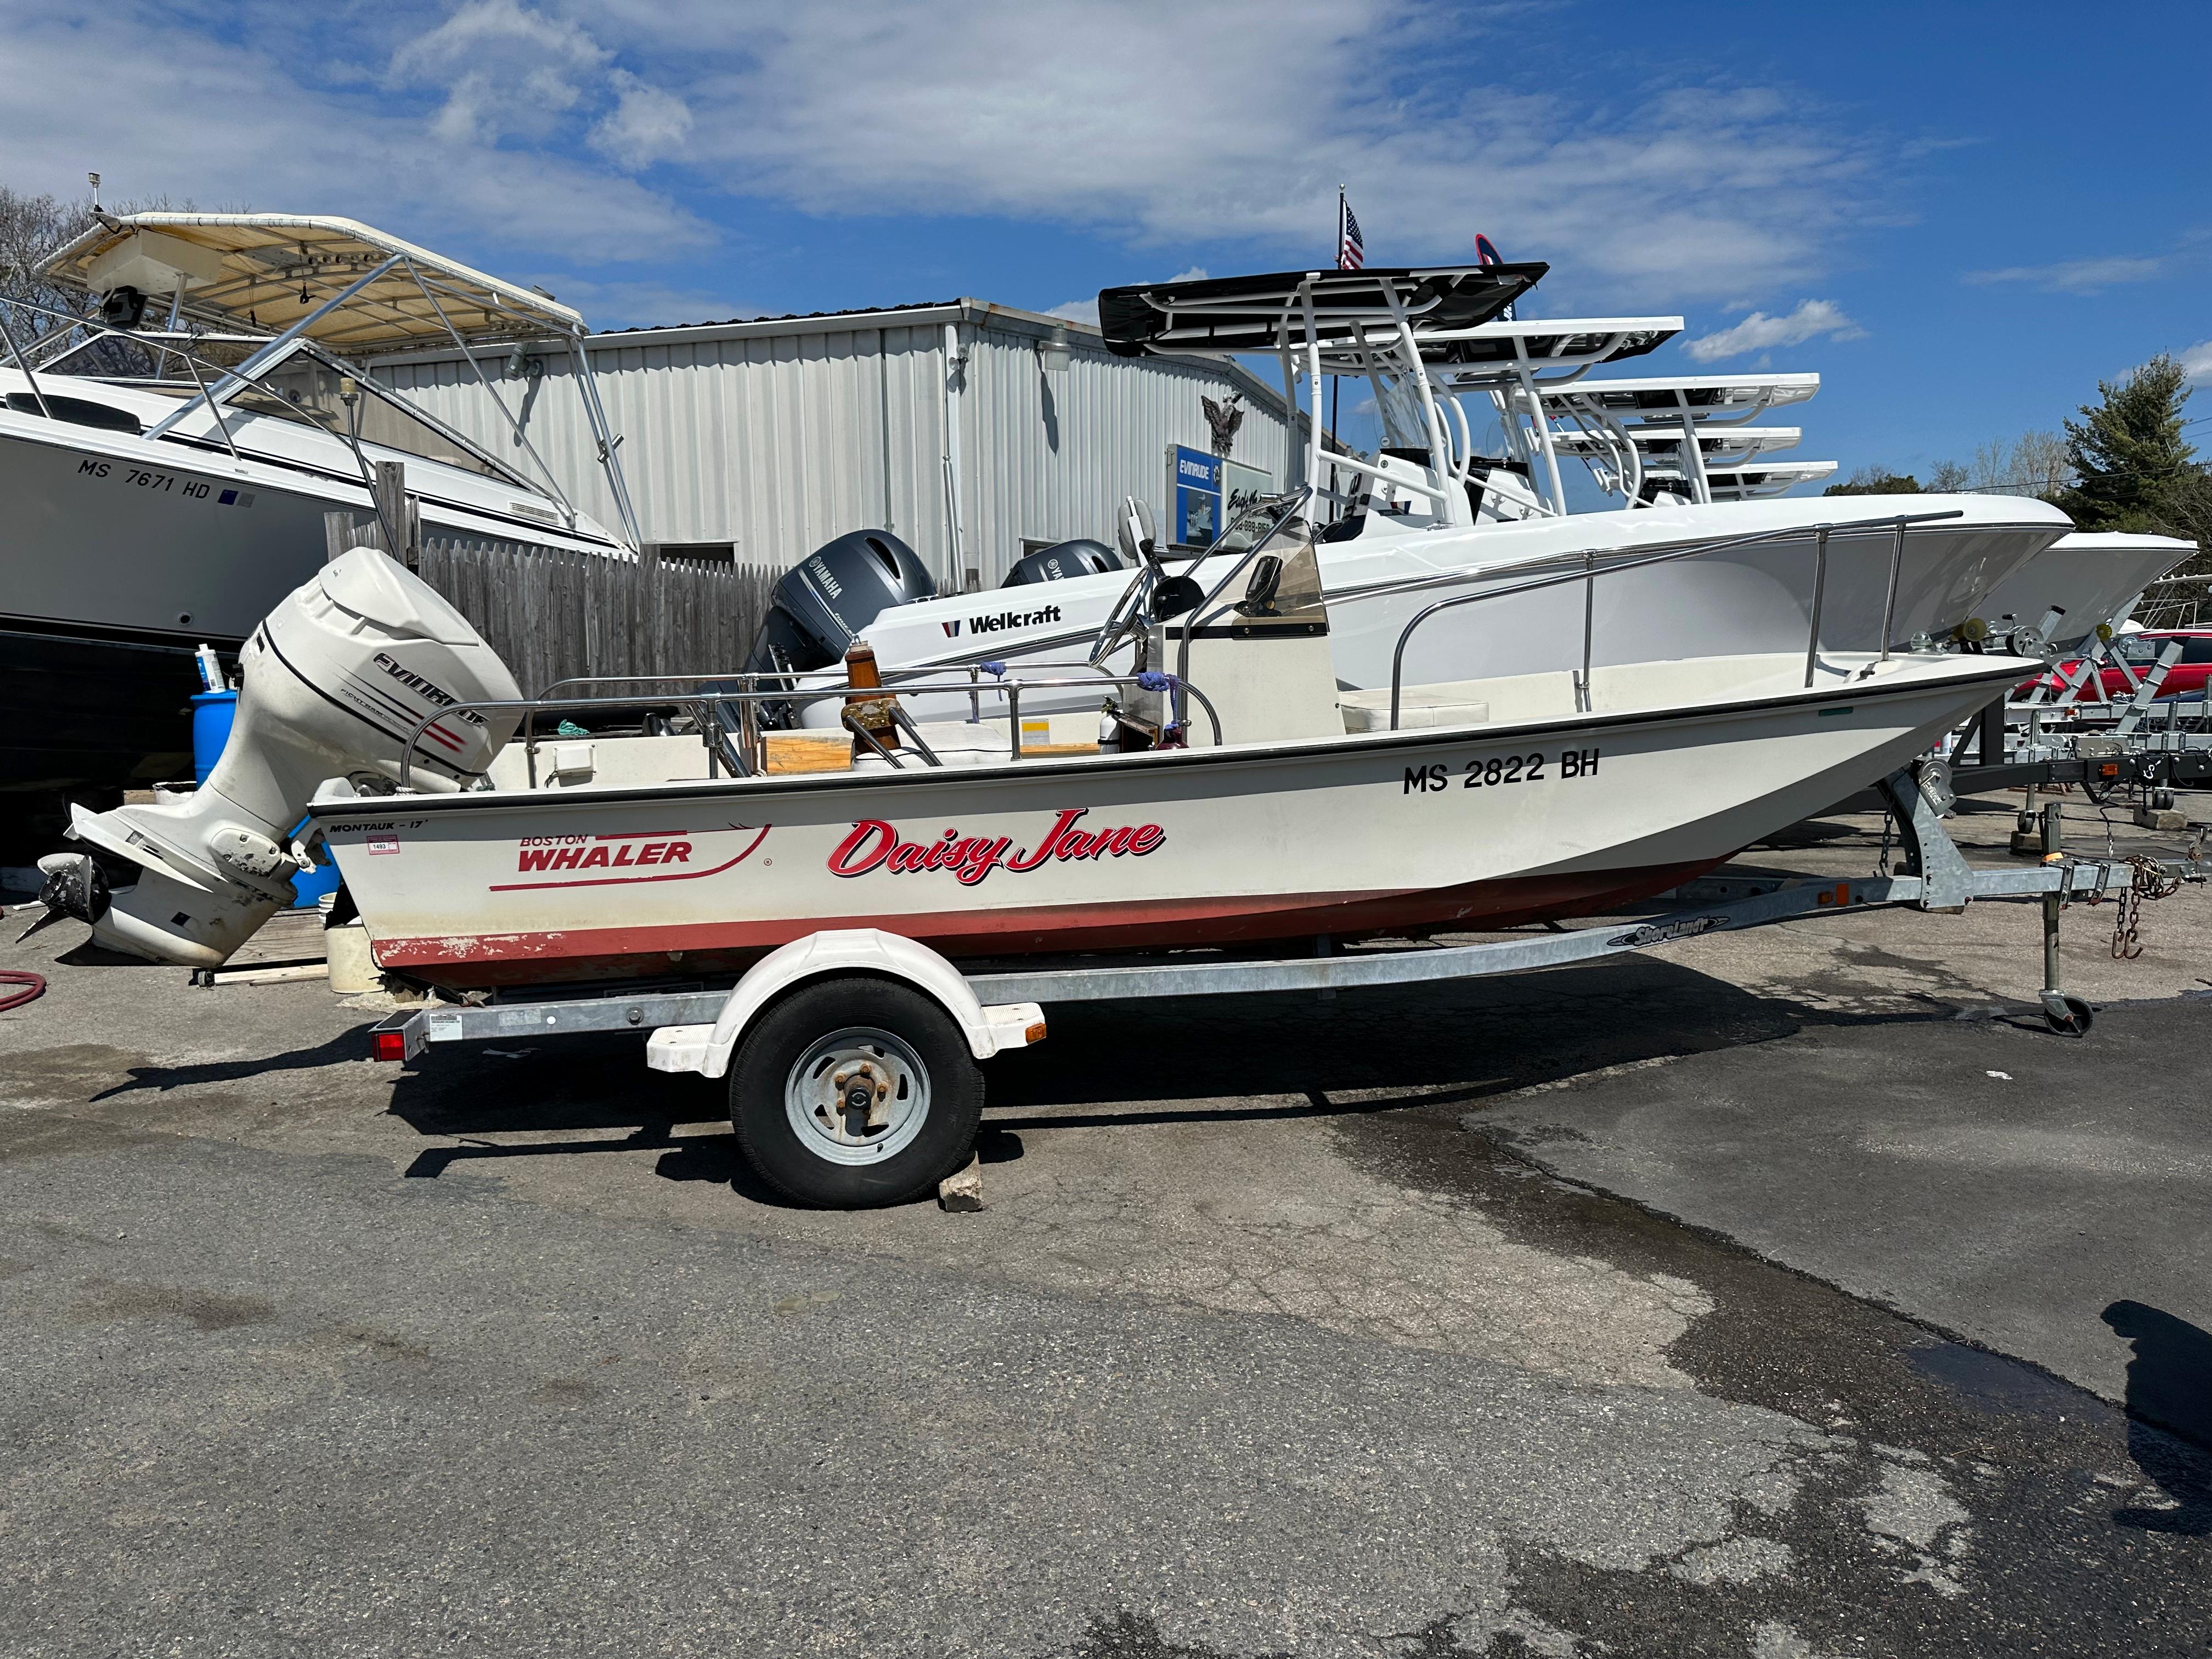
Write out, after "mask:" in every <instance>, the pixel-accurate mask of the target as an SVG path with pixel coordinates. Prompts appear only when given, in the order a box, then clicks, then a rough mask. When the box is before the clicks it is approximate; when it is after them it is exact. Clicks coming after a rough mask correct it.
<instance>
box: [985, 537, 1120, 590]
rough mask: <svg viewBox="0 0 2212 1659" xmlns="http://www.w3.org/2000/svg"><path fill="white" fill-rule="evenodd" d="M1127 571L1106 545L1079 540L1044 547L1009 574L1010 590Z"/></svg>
mask: <svg viewBox="0 0 2212 1659" xmlns="http://www.w3.org/2000/svg"><path fill="white" fill-rule="evenodd" d="M1126 568H1127V566H1125V565H1124V564H1123V563H1122V562H1121V555H1120V554H1118V553H1116V552H1115V550H1113V549H1112V548H1110V547H1109V546H1107V545H1106V544H1105V543H1103V542H1094V541H1091V540H1090V539H1088V538H1081V537H1079V538H1077V539H1075V540H1074V541H1072V542H1060V543H1056V544H1054V545H1053V546H1051V547H1041V548H1039V549H1038V550H1036V552H1034V553H1032V554H1030V555H1029V556H1028V557H1026V558H1024V559H1023V560H1022V561H1021V562H1019V563H1018V564H1017V565H1015V567H1014V568H1012V570H1010V571H1008V572H1007V573H1006V584H1005V585H1006V586H1008V587H1021V586H1025V585H1026V584H1028V583H1030V582H1056V581H1060V580H1064V579H1065V578H1066V577H1069V576H1103V575H1104V574H1106V573H1107V572H1108V571H1109V570H1121V569H1126Z"/></svg>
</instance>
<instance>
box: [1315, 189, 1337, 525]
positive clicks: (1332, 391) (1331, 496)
mask: <svg viewBox="0 0 2212 1659" xmlns="http://www.w3.org/2000/svg"><path fill="white" fill-rule="evenodd" d="M1336 258H1337V263H1338V264H1343V263H1344V186H1343V185H1341V184H1340V185H1337V187H1336ZM1316 361H1318V359H1316ZM1314 391H1315V393H1316V396H1315V398H1314V418H1315V419H1316V420H1318V419H1320V418H1321V398H1320V396H1319V393H1320V391H1321V388H1320V387H1318V386H1316V387H1315V388H1314ZM1343 391H1344V380H1343V377H1342V376H1340V375H1336V374H1332V375H1330V376H1329V377H1328V436H1330V437H1332V438H1334V437H1335V436H1336V408H1337V399H1338V398H1339V396H1340V394H1341V393H1342V392H1343ZM1328 454H1329V462H1328V511H1329V522H1330V523H1331V524H1334V523H1335V522H1336V514H1337V512H1338V510H1339V508H1340V506H1341V503H1340V502H1339V501H1337V499H1336V452H1335V451H1334V450H1333V449H1332V450H1331V451H1329V452H1328Z"/></svg>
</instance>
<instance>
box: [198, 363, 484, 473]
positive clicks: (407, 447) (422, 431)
mask: <svg viewBox="0 0 2212 1659" xmlns="http://www.w3.org/2000/svg"><path fill="white" fill-rule="evenodd" d="M338 379H339V377H338V372H337V370H336V369H334V368H331V366H330V365H329V364H327V363H325V362H319V361H317V360H316V359H314V358H313V357H309V356H306V355H304V354H301V355H296V356H293V357H292V358H291V359H290V360H289V361H288V362H284V363H283V364H282V365H281V366H280V367H278V368H275V369H272V370H270V371H269V372H268V373H266V374H262V375H261V376H259V383H260V384H261V385H262V386H264V387H266V388H268V390H269V391H270V392H274V393H275V394H276V398H272V399H271V400H270V401H277V400H280V399H281V400H282V401H283V402H284V403H285V404H288V405H289V406H290V408H291V409H292V410H294V411H295V414H296V415H297V416H298V417H299V418H301V419H304V420H307V421H311V422H313V423H314V424H315V425H318V426H319V427H321V428H323V429H324V430H325V431H327V432H337V433H346V432H349V431H350V432H352V433H353V435H354V436H356V437H357V438H359V439H360V440H361V441H362V442H363V443H365V444H375V445H378V446H380V447H382V448H385V449H396V450H398V451H399V452H400V453H402V454H405V455H415V456H419V457H420V458H421V459H423V460H426V461H437V462H441V463H442V464H443V465H447V466H458V467H459V468H461V469H462V470H463V471H469V472H475V473H478V474H480V475H481V476H483V477H487V478H500V477H511V476H512V475H510V474H508V473H507V472H505V471H502V470H501V468H499V467H496V466H495V465H492V464H491V463H490V462H489V461H487V460H485V459H483V457H482V456H480V455H477V454H476V453H474V452H473V451H471V450H470V449H468V448H467V447H465V446H463V445H461V444H458V443H455V442H454V441H453V440H452V439H451V438H448V437H447V436H446V435H445V434H444V433H442V432H440V431H439V430H438V429H437V428H435V427H434V426H432V425H430V424H429V423H428V422H426V421H423V420H421V419H419V418H417V417H416V416H415V415H413V414H412V413H410V411H409V410H408V409H407V408H406V406H405V405H404V404H401V403H398V401H396V400H395V399H393V398H389V397H380V396H378V395H377V392H376V391H375V390H374V389H373V388H372V386H370V384H369V382H368V380H367V378H366V377H365V376H364V377H362V378H361V379H360V380H357V381H356V385H357V386H359V388H360V390H359V392H358V393H357V394H356V400H355V403H354V410H355V411H356V412H355V414H354V415H353V416H351V417H349V416H348V413H347V410H346V406H345V403H344V401H343V398H340V397H339V395H338V393H339V386H338ZM232 401H233V402H242V401H243V399H240V398H233V399H232ZM349 418H350V419H357V420H358V421H359V422H360V425H359V427H358V428H355V427H353V426H351V425H349Z"/></svg>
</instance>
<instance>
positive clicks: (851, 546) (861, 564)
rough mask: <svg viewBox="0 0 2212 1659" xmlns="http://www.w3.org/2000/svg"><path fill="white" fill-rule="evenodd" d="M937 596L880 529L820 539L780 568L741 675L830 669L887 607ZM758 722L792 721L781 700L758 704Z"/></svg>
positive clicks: (908, 555) (916, 563)
mask: <svg viewBox="0 0 2212 1659" xmlns="http://www.w3.org/2000/svg"><path fill="white" fill-rule="evenodd" d="M936 597H937V583H936V582H935V581H934V580H933V579H932V578H931V576H930V574H929V570H928V568H927V567H926V566H925V565H924V564H923V563H922V562H921V556H919V555H918V554H916V553H915V550H913V549H912V548H910V547H908V545H907V544H905V543H904V542H902V541H901V540H900V539H899V538H897V537H896V536H894V535H892V534H891V532H890V531H888V530H855V531H854V532H852V533H851V534H850V535H848V536H840V537H838V538H837V539H836V541H834V542H825V543H824V544H823V545H822V546H821V547H819V548H817V549H816V550H814V551H813V552H811V553H810V554H808V555H807V556H806V557H805V558H804V559H802V560H801V561H799V563H798V564H797V565H795V566H793V568H791V569H789V570H787V571H786V572H785V573H784V575H783V580H781V581H779V582H778V583H776V585H775V592H773V593H771V594H770V595H769V608H768V616H767V617H766V619H765V620H764V621H763V622H762V623H761V629H760V632H759V633H758V634H757V635H754V636H753V648H752V652H751V654H750V655H749V656H748V657H746V659H745V672H747V673H748V674H805V673H811V672H812V671H816V670H818V669H823V668H828V667H830V666H832V665H835V664H836V663H838V662H841V661H842V660H843V659H844V656H845V652H846V649H847V647H849V646H850V645H851V644H852V643H853V641H854V640H855V639H857V638H858V637H859V636H860V630H861V629H864V628H866V626H867V625H868V624H869V623H872V622H873V621H875V619H876V617H877V616H878V614H880V613H881V612H883V611H886V610H889V609H890V607H891V606H892V605H912V604H914V603H915V601H916V600H918V599H935V598H936ZM761 722H762V724H763V725H764V726H787V725H789V724H791V723H792V711H791V709H790V707H789V705H787V704H782V703H763V705H762V706H761Z"/></svg>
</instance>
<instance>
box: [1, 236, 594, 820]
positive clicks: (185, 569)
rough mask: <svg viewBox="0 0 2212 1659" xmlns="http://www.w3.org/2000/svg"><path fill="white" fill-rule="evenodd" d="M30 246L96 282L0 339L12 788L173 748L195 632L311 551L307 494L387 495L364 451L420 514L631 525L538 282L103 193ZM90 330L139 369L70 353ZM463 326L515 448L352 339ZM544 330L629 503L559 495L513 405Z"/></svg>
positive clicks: (317, 521)
mask: <svg viewBox="0 0 2212 1659" xmlns="http://www.w3.org/2000/svg"><path fill="white" fill-rule="evenodd" d="M44 269H45V273H46V276H47V277H48V278H49V280H51V281H52V282H54V283H57V284H58V285H60V286H63V287H64V288H73V289H78V290H81V291H82V292H84V293H85V294H86V295H88V296H89V297H90V301H91V302H92V304H93V307H94V309H93V312H92V313H88V314H86V315H64V314H62V313H52V314H51V315H50V316H49V317H48V319H47V320H48V321H49V322H50V324H51V325H52V326H50V327H49V328H48V329H47V330H46V331H45V332H44V333H43V334H42V335H40V337H39V338H38V339H37V341H36V343H31V342H29V341H27V340H26V339H25V337H24V333H23V331H22V330H21V329H20V328H18V327H16V326H15V325H13V324H10V325H9V337H8V339H7V342H6V343H5V348H4V349H0V398H4V406H0V491H4V493H5V495H6V498H7V500H8V501H9V508H10V511H9V519H8V522H7V525H6V527H5V528H4V529H0V676H4V678H6V679H7V681H8V683H9V684H10V685H11V686H12V687H13V688H15V705H14V708H13V709H12V713H13V715H14V718H13V719H11V720H10V721H9V728H8V732H7V734H6V735H5V736H4V737H0V792H12V793H14V794H15V799H18V800H23V799H27V797H28V795H29V794H30V793H39V794H42V795H53V794H57V793H58V792H60V791H62V790H64V789H70V790H74V791H76V792H78V793H83V794H95V795H96V794H99V793H108V794H110V796H111V798H112V793H113V792H114V791H116V790H118V789H120V788H121V787H123V786H124V785H125V784H126V783H134V782H136V783H143V782H145V781H149V780H151V779H154V778H159V777H168V776H173V775H175V774H176V772H177V770H178V769H179V767H180V766H181V765H182V764H183V763H184V757H183V756H182V755H181V754H180V752H179V751H180V750H182V748H183V743H182V736H183V733H184V731H185V722H184V721H183V720H180V719H179V717H178V712H177V711H178V710H179V708H180V706H181V705H182V703H183V702H184V701H185V696H187V694H189V693H190V692H192V691H194V690H198V689H199V681H198V679H197V676H196V675H195V673H194V671H193V669H192V662H191V658H192V652H193V650H194V647H196V646H197V645H199V644H201V643H203V642H205V643H209V644H211V645H213V646H214V647H216V650H217V651H218V652H219V653H223V654H228V653H232V652H234V651H235V650H236V649H238V647H240V646H241V645H242V644H243V643H244V642H245V639H246V635H247V634H248V633H249V632H251V630H252V629H253V627H254V625H255V624H256V623H258V621H259V620H260V618H261V617H263V616H264V615H265V614H266V613H267V612H268V611H270V610H271V609H272V608H274V607H275V606H276V605H277V604H278V603H279V602H280V601H281V600H282V599H283V597H284V595H285V594H286V593H288V592H290V591H291V590H292V589H293V588H294V587H295V586H297V585H298V583H299V582H300V581H301V580H303V579H304V578H305V577H306V576H307V574H309V573H310V572H311V571H312V570H313V568H315V567H316V566H317V565H318V564H319V563H320V562H321V561H322V558H323V554H324V548H325V534H324V514H325V513H329V512H331V511H343V512H347V513H354V514H367V513H373V512H374V511H376V510H377V509H376V506H375V497H374V488H373V486H374V478H375V470H374V469H375V466H376V465H377V464H378V463H379V462H399V463H401V464H403V465H404V467H405V479H406V488H407V490H408V492H409V494H410V495H411V496H413V497H414V498H415V499H416V501H417V503H418V504H419V510H420V514H421V520H422V532H423V533H424V534H425V535H426V536H444V537H453V538H473V539H484V540H494V541H510V542H512V541H522V542H530V543H536V544H547V545H552V546H556V547H566V548H576V549H582V550H589V551H593V552H598V553H603V554H607V555H610V556H625V554H626V552H627V550H629V549H630V548H632V547H634V546H635V542H636V532H635V526H634V524H632V523H631V522H630V520H629V508H628V505H627V501H628V498H627V495H626V494H625V493H624V491H623V487H622V482H621V476H620V472H619V469H618V466H617V461H616V459H615V455H614V443H613V440H612V438H611V435H610V434H608V433H607V432H606V430H605V416H604V415H603V414H602V413H601V411H600V407H599V399H598V396H597V393H596V392H595V391H594V390H593V388H592V379H591V375H590V372H589V368H588V366H587V363H586V358H585V356H584V354H583V352H582V351H581V349H580V340H581V338H582V337H583V335H584V334H585V332H586V330H585V326H584V322H583V319H582V318H581V317H580V316H579V315H578V314H577V313H575V312H574V311H573V310H571V309H570V308H569V307H566V306H563V305H561V304H559V303H558V302H556V301H553V300H551V299H550V298H549V297H547V296H545V295H541V294H538V293H537V292H535V291H533V290H532V289H525V288H520V287H517V286H516V285H514V284H513V283H506V282H502V281H501V280H500V279H498V278H497V277H494V276H486V275H484V274H483V273H482V272H480V271H476V270H471V269H469V268H468V267H467V266H465V265H461V264H456V263H455V262H454V261H453V260H450V259H447V258H442V257H441V256H440V255H437V254H435V253H433V252H428V251H427V250H425V249H422V248H419V247H415V246H411V245H410V244H408V243H405V242H403V241H400V240H398V239H396V238H393V237H392V236H389V235H386V234H384V233H382V232H380V231H378V230H374V229H372V228H369V227H368V226H366V225H362V224H358V223H356V222H353V221H351V220H348V219H339V218H331V217H326V216H307V215H289V214H262V213H256V214H221V213H139V214H131V215H127V216H121V217H116V216H106V217H104V218H103V219H102V221H101V222H100V223H99V224H98V225H96V226H94V228H91V229H89V230H88V231H87V232H86V233H85V234H83V235H82V236H80V237H78V238H77V239H76V240H74V241H72V242H71V243H70V244H69V245H68V246H64V247H63V248H61V249H60V250H59V251H58V252H55V253H54V254H52V256H51V257H50V258H48V259H47V260H46V264H45V267H44ZM9 303H10V305H11V306H15V307H21V306H24V305H25V304H26V303H27V302H23V301H11V302H9ZM33 309H35V307H33ZM21 320H22V319H21V317H20V316H18V317H17V318H16V319H15V322H17V323H20V322H21ZM103 342H106V343H109V344H110V345H111V347H112V344H113V343H116V342H123V343H127V344H128V345H129V346H130V347H131V348H132V349H134V350H135V351H136V353H137V354H138V355H139V356H142V357H143V360H144V362H145V365H146V367H147V368H148V370H149V372H147V373H145V374H141V375H137V376H128V377H125V376H100V377H95V376H92V375H88V374H74V373H70V372H69V371H70V368H71V365H72V362H82V361H83V359H82V356H80V354H82V353H84V352H85V351H87V350H88V349H89V348H91V347H93V346H94V345H96V344H100V343H103ZM456 344H458V345H459V347H460V349H462V351H463V352H464V354H465V356H467V360H468V362H469V364H470V365H471V368H472V369H473V371H474V374H475V376H476V378H477V381H478V382H479V384H480V386H481V387H482V390H483V393H484V395H485V396H486V397H488V398H490V399H492V400H493V401H494V402H495V403H496V404H499V406H500V407H501V410H502V411H504V412H505V413H506V414H507V417H508V421H509V423H510V426H511V429H512V434H513V439H514V441H513V445H512V446H511V447H510V453H509V454H508V455H506V456H502V455H501V454H496V453H493V452H492V451H491V450H489V449H487V448H485V447H483V446H482V445H480V444H478V443H477V442H475V441H472V440H471V439H470V438H468V437H466V436H465V435H462V434H461V433H459V432H457V431H455V430H453V428H451V427H449V426H447V425H446V424H444V423H443V422H440V421H438V420H437V419H435V417H434V416H430V415H429V414H428V412H427V411H425V410H422V409H421V408H419V407H417V406H416V405H415V404H410V402H408V401H407V400H406V399H404V398H402V397H400V396H399V395H398V394H397V393H395V392H392V391H391V390H389V389H388V388H386V386H383V385H382V384H381V383H380V381H379V380H378V379H377V378H376V376H375V374H374V370H373V368H372V367H371V366H370V360H371V359H373V358H374V357H375V356H380V355H382V354H386V353H390V352H394V351H398V350H404V349H408V348H410V347H416V346H426V345H437V346H449V345H456ZM490 344H495V345H496V349H497V353H498V356H496V357H495V359H494V360H493V361H490V362H489V363H487V362H485V361H483V348H484V347H485V346H487V345H490ZM555 353H561V354H564V355H565V356H566V359H567V362H568V365H569V368H568V373H567V374H566V376H565V378H567V379H568V380H570V381H571V383H572V384H573V386H574V390H575V393H576V395H578V396H580V397H581V398H583V399H584V402H585V405H586V410H587V413H588V414H589V415H590V416H591V418H592V424H593V428H594V430H595V431H596V432H597V433H598V434H599V438H600V450H601V455H602V459H603V464H604V465H605V468H606V470H607V474H608V483H609V485H610V493H611V495H612V497H613V499H614V500H615V501H617V504H618V507H620V510H621V513H622V516H623V526H622V527H621V528H620V529H619V530H617V531H611V530H609V529H607V528H605V526H601V525H599V524H598V523H597V522H595V521H594V520H592V519H591V518H590V517H589V516H588V515H586V513H582V512H580V510H578V509H577V507H575V505H574V501H573V499H572V497H571V495H570V494H569V493H568V489H565V488H564V486H563V483H562V480H561V479H560V478H559V477H556V475H555V473H554V472H553V471H552V470H551V469H550V468H549V467H547V466H546V465H544V461H543V460H542V459H540V457H539V456H538V453H537V451H536V449H535V448H534V447H533V446H532V444H531V442H530V441H529V439H528V435H527V432H526V428H524V427H523V426H522V425H521V424H520V423H518V422H516V420H515V416H516V414H517V410H518V403H517V400H518V399H519V398H520V397H521V396H522V395H523V394H524V391H525V388H526V386H527V385H528V384H529V382H530V381H531V378H532V367H533V366H535V368H536V372H537V374H538V376H539V377H542V376H543V375H544V373H545V372H546V371H545V368H544V365H545V361H546V357H547V356H550V355H552V354H555ZM503 365H504V372H503ZM518 375H519V376H520V380H518V379H517V376H518ZM502 379H505V380H507V381H508V382H509V384H508V385H507V387H506V389H505V390H502V389H501V380H502ZM533 389H534V388H533Z"/></svg>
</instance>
